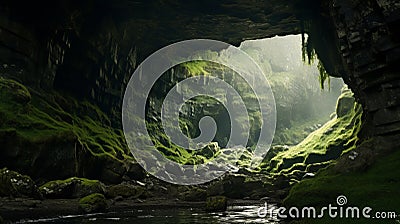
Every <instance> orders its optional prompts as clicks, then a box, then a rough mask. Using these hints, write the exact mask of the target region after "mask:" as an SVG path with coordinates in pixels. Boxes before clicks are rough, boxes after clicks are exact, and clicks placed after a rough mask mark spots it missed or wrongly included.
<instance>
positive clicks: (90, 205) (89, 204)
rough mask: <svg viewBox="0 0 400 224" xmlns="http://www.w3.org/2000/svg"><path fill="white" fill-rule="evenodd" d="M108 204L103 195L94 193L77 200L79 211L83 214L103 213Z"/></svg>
mask: <svg viewBox="0 0 400 224" xmlns="http://www.w3.org/2000/svg"><path fill="white" fill-rule="evenodd" d="M107 207H108V204H107V200H106V198H105V197H104V195H102V194H99V193H96V194H91V195H88V196H86V197H84V198H81V199H80V200H79V210H81V211H82V212H84V213H93V212H105V211H106V210H107Z"/></svg>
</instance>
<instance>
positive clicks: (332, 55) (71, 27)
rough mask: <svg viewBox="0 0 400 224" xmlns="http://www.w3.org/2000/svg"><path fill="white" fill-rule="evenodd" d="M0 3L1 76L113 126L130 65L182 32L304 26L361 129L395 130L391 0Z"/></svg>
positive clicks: (249, 35)
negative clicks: (92, 107) (349, 99)
mask: <svg viewBox="0 0 400 224" xmlns="http://www.w3.org/2000/svg"><path fill="white" fill-rule="evenodd" d="M0 6H1V12H2V13H1V14H0V29H1V35H0V43H1V45H0V54H1V57H2V59H3V63H2V64H3V66H0V68H1V70H0V73H1V74H2V75H5V76H11V77H12V78H14V79H17V80H20V81H21V82H22V83H24V84H26V85H28V86H31V87H33V88H35V89H39V90H44V91H49V90H57V91H61V92H66V93H68V94H72V95H74V96H75V97H77V98H80V99H87V100H89V101H91V102H94V103H95V104H97V105H99V106H100V107H101V108H102V110H103V111H105V112H107V113H108V114H109V115H111V116H112V117H114V118H115V119H113V120H114V122H113V123H114V125H115V126H118V125H119V124H118V123H119V110H120V104H121V100H122V94H123V92H124V87H125V84H126V83H127V81H128V78H129V77H130V74H131V73H132V72H133V70H134V68H135V67H136V64H137V62H140V61H141V60H143V59H144V58H145V57H146V56H148V55H149V54H151V53H152V52H154V51H155V50H157V49H159V48H160V47H162V46H165V45H167V44H170V43H173V42H176V41H180V40H184V39H190V38H211V39H218V40H222V41H226V42H229V43H232V44H239V43H240V42H241V41H243V40H245V39H257V38H264V37H270V36H274V35H286V34H298V33H301V32H307V33H309V36H310V38H311V39H312V40H313V41H312V42H313V43H314V46H313V47H314V48H315V50H316V53H317V54H318V56H319V58H320V59H321V60H322V62H323V64H324V67H325V69H326V70H327V71H328V72H329V73H330V74H331V75H334V76H341V77H343V79H344V80H345V82H346V83H347V84H348V85H349V86H350V88H351V89H352V90H353V91H354V92H355V96H356V98H357V99H358V100H359V101H360V102H361V103H362V104H363V106H364V110H365V111H366V113H365V118H364V119H365V120H366V121H367V122H365V128H364V131H363V133H364V134H363V135H365V136H366V137H367V136H373V135H384V134H391V133H396V132H397V131H400V124H399V120H400V115H399V114H400V113H399V111H398V108H399V107H398V105H399V101H400V100H399V99H398V96H399V94H400V93H399V92H400V90H399V88H398V86H399V85H400V83H399V79H398V69H397V67H396V64H397V62H398V61H399V58H398V57H399V55H400V53H399V51H400V50H399V47H398V46H399V31H398V29H397V28H398V26H399V14H400V13H399V4H398V3H396V1H394V0H368V1H361V0H352V1H346V0H335V1H328V0H327V1H312V0H310V1H292V2H290V3H289V2H282V1H251V2H249V1H244V0H236V1H227V0H226V1H219V2H218V3H216V2H215V1H208V0H207V1H201V2H200V1H179V0H174V1H173V0H171V1H135V2H132V1H128V0H126V1H125V0H124V1H118V2H113V1H105V0H102V1H89V0H88V1H67V0H63V1H60V2H58V3H57V4H56V3H54V2H51V1H42V2H40V3H32V2H28V1H23V0H19V1H4V2H2V3H1V4H0ZM4 65H6V66H4ZM11 65H13V66H11Z"/></svg>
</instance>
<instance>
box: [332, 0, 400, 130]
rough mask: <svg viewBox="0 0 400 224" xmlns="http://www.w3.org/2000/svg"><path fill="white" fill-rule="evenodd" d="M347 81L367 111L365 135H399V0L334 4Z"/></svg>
mask: <svg viewBox="0 0 400 224" xmlns="http://www.w3.org/2000/svg"><path fill="white" fill-rule="evenodd" d="M330 13H331V18H332V20H333V22H334V25H335V29H336V33H337V37H338V40H339V41H338V45H339V46H338V49H340V53H341V55H342V60H343V64H344V65H345V68H346V70H347V73H346V74H345V75H343V79H344V80H345V82H346V83H347V84H348V85H349V87H350V88H351V89H352V90H353V92H354V93H355V96H356V98H357V99H358V100H359V101H360V102H361V104H362V105H363V108H364V115H365V117H364V119H365V121H366V122H365V124H364V128H363V133H362V136H363V137H365V138H367V137H371V136H377V135H379V136H384V135H394V134H398V132H399V131H400V99H399V94H400V73H399V68H398V67H397V66H398V62H399V60H400V35H399V34H400V33H399V29H398V27H399V25H400V4H399V3H398V2H397V1H395V0H368V1H358V0H352V1H347V0H346V1H345V0H335V1H333V3H332V5H331V8H330Z"/></svg>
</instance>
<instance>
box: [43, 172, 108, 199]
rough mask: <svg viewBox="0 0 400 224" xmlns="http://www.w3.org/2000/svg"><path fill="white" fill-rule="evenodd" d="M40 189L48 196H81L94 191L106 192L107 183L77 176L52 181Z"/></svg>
mask: <svg viewBox="0 0 400 224" xmlns="http://www.w3.org/2000/svg"><path fill="white" fill-rule="evenodd" d="M39 189H40V192H41V193H42V194H43V195H44V196H45V197H46V198H81V197H85V196H87V195H90V194H94V193H101V194H104V193H105V185H104V184H103V183H101V182H100V181H98V180H88V179H85V178H77V177H72V178H69V179H66V180H54V181H50V182H48V183H46V184H44V185H42V186H40V188H39Z"/></svg>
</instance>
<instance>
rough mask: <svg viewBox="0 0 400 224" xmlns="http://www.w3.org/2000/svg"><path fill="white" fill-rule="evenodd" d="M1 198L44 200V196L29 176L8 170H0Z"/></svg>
mask: <svg viewBox="0 0 400 224" xmlns="http://www.w3.org/2000/svg"><path fill="white" fill-rule="evenodd" d="M0 196H6V197H9V196H11V197H31V198H35V199H42V194H41V193H40V191H39V190H38V187H37V186H36V184H35V182H34V181H33V180H32V179H31V178H30V177H29V176H26V175H21V174H19V173H17V172H15V171H12V170H9V169H7V168H3V169H0Z"/></svg>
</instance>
